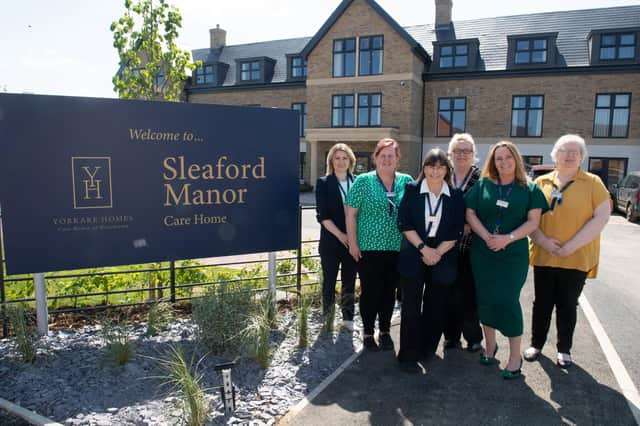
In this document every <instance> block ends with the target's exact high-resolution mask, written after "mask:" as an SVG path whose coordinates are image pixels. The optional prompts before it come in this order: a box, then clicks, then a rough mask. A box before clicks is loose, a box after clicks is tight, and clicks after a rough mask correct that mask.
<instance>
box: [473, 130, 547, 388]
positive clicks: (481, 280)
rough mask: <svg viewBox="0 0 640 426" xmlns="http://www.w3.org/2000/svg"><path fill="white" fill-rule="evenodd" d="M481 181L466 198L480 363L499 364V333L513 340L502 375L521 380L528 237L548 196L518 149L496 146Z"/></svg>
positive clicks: (535, 227) (509, 145) (507, 143)
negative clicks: (522, 297)
mask: <svg viewBox="0 0 640 426" xmlns="http://www.w3.org/2000/svg"><path fill="white" fill-rule="evenodd" d="M481 176H482V177H481V178H480V180H479V181H478V182H477V183H476V184H475V185H474V186H473V188H471V190H470V191H469V192H468V193H467V195H466V196H465V204H466V206H467V223H469V225H470V226H471V229H472V230H473V232H474V235H473V242H472V247H473V250H472V251H471V266H472V269H473V276H474V279H475V282H476V287H477V288H476V290H477V298H478V311H479V314H480V322H481V323H482V328H483V331H484V339H485V349H484V353H483V354H482V356H481V357H480V362H481V363H482V364H485V365H491V364H496V363H497V362H498V361H497V360H496V357H495V356H496V352H497V351H498V345H497V343H496V330H498V331H500V332H501V333H502V334H503V335H504V336H506V337H508V338H509V351H510V353H509V361H508V362H507V365H506V367H505V369H504V370H503V372H502V375H503V377H504V378H505V379H514V378H517V377H520V375H521V367H522V359H521V358H520V342H521V339H522V331H523V320H522V308H521V307H520V290H521V289H522V286H523V285H524V282H525V280H526V278H527V272H528V269H529V262H528V259H529V258H528V256H529V252H528V241H527V236H528V235H529V234H530V233H531V232H533V231H534V230H536V229H537V228H538V224H539V222H540V215H541V214H542V211H543V210H546V209H547V201H546V199H545V197H544V194H543V193H542V191H541V190H540V188H538V187H537V186H536V185H535V184H533V183H531V182H530V181H529V180H528V179H527V176H526V174H525V170H524V163H523V161H522V157H521V156H520V152H519V151H518V149H517V148H516V146H515V145H514V144H513V143H511V142H508V141H502V142H498V143H497V144H496V145H494V146H493V147H492V148H491V150H490V152H489V155H488V157H487V161H486V163H485V165H484V168H483V170H482V175H481Z"/></svg>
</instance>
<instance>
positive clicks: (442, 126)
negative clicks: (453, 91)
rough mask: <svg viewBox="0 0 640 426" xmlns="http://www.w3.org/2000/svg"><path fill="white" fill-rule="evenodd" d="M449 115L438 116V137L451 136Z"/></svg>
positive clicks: (441, 114)
mask: <svg viewBox="0 0 640 426" xmlns="http://www.w3.org/2000/svg"><path fill="white" fill-rule="evenodd" d="M451 134H452V133H451V113H450V112H446V111H445V112H440V113H439V114H438V136H451Z"/></svg>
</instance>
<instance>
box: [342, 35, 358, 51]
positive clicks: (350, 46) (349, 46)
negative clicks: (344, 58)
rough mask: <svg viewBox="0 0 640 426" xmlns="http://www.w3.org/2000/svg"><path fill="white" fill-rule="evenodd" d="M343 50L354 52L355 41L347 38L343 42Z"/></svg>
mask: <svg viewBox="0 0 640 426" xmlns="http://www.w3.org/2000/svg"><path fill="white" fill-rule="evenodd" d="M344 50H347V51H355V50H356V39H355V38H349V39H346V40H345V41H344Z"/></svg>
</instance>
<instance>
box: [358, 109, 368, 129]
mask: <svg viewBox="0 0 640 426" xmlns="http://www.w3.org/2000/svg"><path fill="white" fill-rule="evenodd" d="M368 121H369V109H368V108H359V109H358V126H360V127H362V126H368V125H369V123H368Z"/></svg>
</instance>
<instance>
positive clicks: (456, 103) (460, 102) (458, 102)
mask: <svg viewBox="0 0 640 426" xmlns="http://www.w3.org/2000/svg"><path fill="white" fill-rule="evenodd" d="M464 104H465V99H464V98H456V99H454V100H453V109H458V110H460V109H464Z"/></svg>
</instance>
